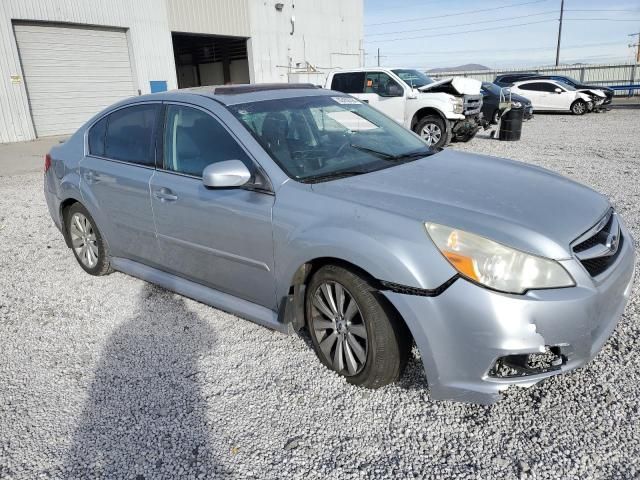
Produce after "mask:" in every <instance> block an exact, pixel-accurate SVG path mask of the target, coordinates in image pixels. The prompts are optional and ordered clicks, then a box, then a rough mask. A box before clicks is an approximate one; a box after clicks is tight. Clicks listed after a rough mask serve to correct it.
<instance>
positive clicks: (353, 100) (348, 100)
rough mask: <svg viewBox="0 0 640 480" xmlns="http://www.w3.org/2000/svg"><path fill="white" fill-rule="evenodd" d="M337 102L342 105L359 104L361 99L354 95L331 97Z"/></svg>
mask: <svg viewBox="0 0 640 480" xmlns="http://www.w3.org/2000/svg"><path fill="white" fill-rule="evenodd" d="M331 98H332V99H333V100H334V101H335V102H336V103H339V104H340V105H358V104H359V103H360V100H358V99H357V98H353V97H331Z"/></svg>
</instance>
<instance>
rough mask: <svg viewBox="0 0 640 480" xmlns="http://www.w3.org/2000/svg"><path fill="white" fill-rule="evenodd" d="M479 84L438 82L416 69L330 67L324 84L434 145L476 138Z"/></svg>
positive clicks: (458, 79) (452, 80) (455, 80)
mask: <svg viewBox="0 0 640 480" xmlns="http://www.w3.org/2000/svg"><path fill="white" fill-rule="evenodd" d="M481 86H482V83H481V82H480V81H478V80H473V79H470V78H461V77H455V78H453V77H452V78H447V79H443V80H440V81H437V82H436V81H434V80H433V79H431V78H430V77H428V76H427V75H425V74H424V73H422V72H420V71H418V70H413V69H408V68H382V67H372V68H356V69H349V70H334V71H332V72H330V73H329V75H328V76H327V81H326V84H325V88H328V89H331V90H336V91H339V92H343V93H348V94H350V95H352V96H354V97H356V98H358V99H359V100H361V101H363V102H366V103H368V104H369V105H371V106H372V107H375V108H377V109H378V110H380V111H381V112H383V113H385V114H386V115H388V116H389V117H391V118H393V119H394V120H396V121H397V122H398V123H401V124H402V125H404V126H405V127H407V128H409V129H411V130H413V131H414V132H415V133H417V134H418V135H420V136H421V137H422V138H424V139H425V140H426V141H427V143H429V145H432V146H434V147H445V146H447V145H448V144H449V142H450V141H451V140H454V141H463V142H466V141H469V140H471V139H472V138H473V137H474V136H475V134H476V133H477V131H478V129H479V128H480V123H479V120H480V115H481V113H480V110H481V109H482V95H481V94H480V88H481Z"/></svg>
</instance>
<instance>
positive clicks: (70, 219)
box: [64, 203, 113, 276]
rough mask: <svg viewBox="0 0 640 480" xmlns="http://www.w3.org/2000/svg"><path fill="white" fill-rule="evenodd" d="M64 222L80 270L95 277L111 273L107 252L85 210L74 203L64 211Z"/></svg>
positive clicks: (90, 217) (96, 228)
mask: <svg viewBox="0 0 640 480" xmlns="http://www.w3.org/2000/svg"><path fill="white" fill-rule="evenodd" d="M64 220H65V228H66V231H67V235H68V238H69V241H70V243H71V250H72V251H73V255H74V256H75V257H76V260H77V261H78V263H79V264H80V266H81V267H82V269H83V270H84V271H85V272H87V273H88V274H89V275H95V276H100V275H106V274H108V273H111V272H112V271H113V270H112V269H111V264H110V263H109V250H108V248H107V245H106V243H105V241H104V239H103V238H102V235H101V234H100V230H99V229H98V226H97V225H96V222H95V220H94V219H93V217H92V216H91V214H90V213H89V212H88V211H87V209H86V208H84V206H83V205H82V204H80V203H74V204H73V205H71V206H70V207H69V208H68V209H67V210H66V211H65V214H64Z"/></svg>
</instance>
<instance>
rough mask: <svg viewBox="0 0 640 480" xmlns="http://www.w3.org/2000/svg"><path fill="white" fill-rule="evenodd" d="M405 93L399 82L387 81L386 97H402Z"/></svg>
mask: <svg viewBox="0 0 640 480" xmlns="http://www.w3.org/2000/svg"><path fill="white" fill-rule="evenodd" d="M402 95H404V91H403V90H402V87H401V86H400V85H398V84H397V83H387V86H386V88H385V92H384V95H382V96H384V97H401V96H402Z"/></svg>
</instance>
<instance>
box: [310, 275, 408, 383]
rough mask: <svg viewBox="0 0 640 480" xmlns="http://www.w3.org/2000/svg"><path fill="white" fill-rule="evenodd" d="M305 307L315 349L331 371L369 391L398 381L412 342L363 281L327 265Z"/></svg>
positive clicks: (312, 286)
mask: <svg viewBox="0 0 640 480" xmlns="http://www.w3.org/2000/svg"><path fill="white" fill-rule="evenodd" d="M305 304H306V305H305V309H306V312H305V317H306V322H307V329H308V330H309V335H310V336H311V341H312V343H313V348H314V350H315V352H316V354H317V355H318V358H319V359H320V361H321V362H322V363H323V364H324V365H325V366H326V367H327V368H330V369H331V370H333V371H335V372H337V373H338V374H339V375H342V376H344V377H346V380H347V382H349V383H352V384H354V385H360V386H362V387H366V388H379V387H383V386H385V385H387V384H389V383H392V382H395V381H396V380H397V379H398V378H399V377H400V375H401V374H402V371H403V369H404V367H405V365H406V363H407V359H408V356H409V352H410V350H411V348H410V339H411V336H410V334H409V333H408V331H407V329H406V327H405V326H404V324H403V323H402V320H401V319H399V318H398V317H397V314H396V313H395V312H394V311H392V310H391V309H390V308H389V307H387V306H386V305H385V303H384V302H383V301H381V300H380V294H379V293H378V292H377V290H376V289H375V287H373V286H372V285H370V284H369V283H368V282H367V280H366V279H365V278H363V277H361V276H360V275H358V274H357V273H356V272H353V271H351V270H348V269H346V268H343V267H339V266H337V265H326V266H324V267H322V268H321V269H319V270H318V271H317V272H316V273H315V274H314V275H313V277H312V279H311V282H310V283H309V286H308V288H307V294H306V302H305Z"/></svg>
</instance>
